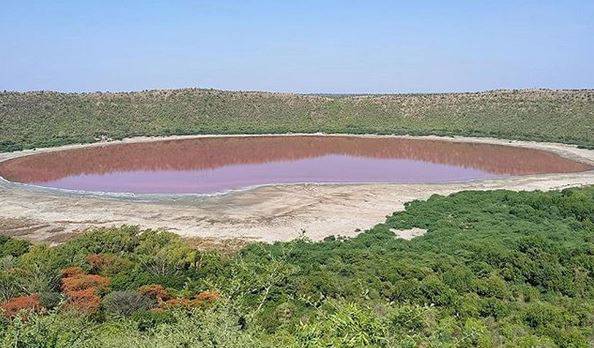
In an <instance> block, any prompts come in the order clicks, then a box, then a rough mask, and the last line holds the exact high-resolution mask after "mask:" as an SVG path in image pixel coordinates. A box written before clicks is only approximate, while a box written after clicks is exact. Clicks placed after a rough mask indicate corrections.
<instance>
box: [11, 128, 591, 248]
mask: <svg viewBox="0 0 594 348" xmlns="http://www.w3.org/2000/svg"><path fill="white" fill-rule="evenodd" d="M342 136H344V135H342ZM180 138H190V137H168V138H132V139H125V140H123V141H121V142H126V143H128V142H139V141H155V140H162V139H180ZM416 138H425V139H440V140H450V141H465V142H482V143H492V144H506V145H510V144H511V145H514V146H520V147H529V148H535V149H541V150H547V151H551V152H555V153H557V154H559V155H561V156H564V157H567V158H571V159H574V160H578V161H581V162H585V163H589V164H592V165H594V151H591V150H584V149H578V148H576V147H574V146H570V145H563V144H553V143H535V142H522V141H506V140H497V139H488V138H463V137H457V138H441V137H416ZM121 142H113V143H121ZM97 145H98V144H89V145H69V146H62V147H59V148H52V149H38V150H34V151H31V150H29V151H21V152H15V153H4V154H0V161H3V160H6V159H9V158H14V157H18V156H25V155H28V154H32V153H39V152H48V151H57V150H63V149H69V148H79V147H83V146H97ZM101 145H104V144H101ZM592 184H594V170H591V171H588V172H583V173H571V174H550V175H532V176H523V177H513V178H507V179H497V180H488V181H481V182H469V183H454V184H431V185H423V184H413V185H410V184H407V185H403V184H366V185H317V184H305V185H302V184H300V185H275V186H266V187H260V188H255V189H251V190H248V191H241V192H234V193H230V194H227V195H222V196H211V197H199V196H177V197H159V198H156V197H134V198H132V197H103V196H97V195H81V194H74V193H65V192H59V191H56V190H51V189H41V188H33V187H27V186H26V185H21V184H15V183H10V182H7V181H4V180H1V181H0V234H4V235H13V236H19V237H21V238H26V239H29V240H34V241H48V242H51V243H59V242H61V241H64V240H66V239H68V238H70V237H71V236H72V235H74V234H76V233H79V232H81V231H83V230H85V229H87V228H88V227H91V226H119V225H122V224H132V225H140V226H141V227H143V228H164V229H167V230H169V231H172V232H176V233H179V234H181V235H184V236H189V237H205V238H217V239H236V238H241V239H248V240H264V241H277V240H289V239H293V238H295V237H297V236H299V235H301V234H302V233H303V231H305V234H306V236H308V237H310V238H312V239H316V240H318V239H322V238H324V237H326V236H328V235H332V234H340V235H347V236H353V235H356V234H357V233H358V230H359V229H360V230H364V229H367V228H369V227H372V226H373V225H375V224H376V223H378V222H381V221H383V220H384V219H385V216H386V215H389V214H391V213H392V212H394V211H398V210H402V209H403V207H404V203H405V202H408V201H411V200H414V199H426V198H428V197H429V196H431V195H432V194H435V193H437V194H449V193H452V192H457V191H461V190H489V189H510V190H537V189H538V190H550V189H559V188H566V187H572V186H580V185H592Z"/></svg>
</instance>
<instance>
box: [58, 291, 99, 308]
mask: <svg viewBox="0 0 594 348" xmlns="http://www.w3.org/2000/svg"><path fill="white" fill-rule="evenodd" d="M67 295H68V302H67V303H66V308H69V309H74V310H76V311H79V312H83V313H86V314H92V313H96V312H97V311H98V310H99V307H100V304H101V299H100V298H99V296H98V295H97V289H95V288H88V289H85V290H76V291H69V292H68V294H67Z"/></svg>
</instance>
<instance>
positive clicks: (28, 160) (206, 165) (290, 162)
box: [0, 136, 590, 193]
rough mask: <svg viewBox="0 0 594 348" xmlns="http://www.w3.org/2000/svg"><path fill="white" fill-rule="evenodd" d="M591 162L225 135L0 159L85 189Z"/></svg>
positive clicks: (415, 145) (459, 177) (211, 188)
mask: <svg viewBox="0 0 594 348" xmlns="http://www.w3.org/2000/svg"><path fill="white" fill-rule="evenodd" d="M588 169H590V167H589V166H588V165H586V164H582V163H577V162H574V161H571V160H568V159H564V158H562V157H559V156H557V155H555V154H552V153H549V152H545V151H540V150H533V149H523V148H515V147H510V146H499V145H488V144H471V143H455V142H448V141H437V140H420V139H399V138H380V137H377V138H376V137H372V138H363V137H318V136H291V137H272V136H271V137H224V138H200V139H189V140H171V141H160V142H147V143H135V144H117V145H109V146H101V147H90V148H82V149H76V150H68V151H59V152H52V153H46V154H38V155H32V156H27V157H21V158H17V159H14V160H10V161H7V162H4V163H1V164H0V175H1V176H3V177H4V178H6V179H7V180H11V181H18V182H23V183H29V184H36V185H42V186H48V187H57V188H66V189H74V190H86V191H104V192H134V193H210V192H221V191H226V190H229V189H239V188H244V187H248V186H253V185H262V184H272V183H298V182H345V183H346V182H393V183H439V182H450V181H468V180H477V179H487V178H496V177H501V176H509V175H528V174H541V173H560V172H577V171H584V170H588Z"/></svg>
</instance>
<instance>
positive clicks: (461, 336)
mask: <svg viewBox="0 0 594 348" xmlns="http://www.w3.org/2000/svg"><path fill="white" fill-rule="evenodd" d="M411 227H419V228H424V229H427V231H428V232H427V233H426V234H425V235H424V236H422V237H417V238H415V239H413V240H411V241H405V240H400V239H398V238H396V237H395V236H394V233H393V232H392V231H391V230H392V229H406V228H411ZM15 243H16V244H18V247H16V246H15ZM21 243H22V242H18V243H17V242H13V241H12V240H5V241H4V242H3V243H0V244H1V247H0V249H2V250H0V253H1V254H2V255H3V257H2V258H1V259H0V300H1V302H2V308H3V309H4V319H3V321H2V324H1V327H0V340H1V342H2V343H3V344H4V345H6V346H22V347H25V346H27V347H29V346H68V347H71V346H89V347H111V346H114V347H115V346H118V347H119V346H126V347H155V346H158V347H161V346H164V347H167V346H172V347H173V346H175V347H179V346H187V347H190V346H218V347H228V346H232V347H250V346H254V347H256V346H257V347H260V346H310V347H319V346H345V347H359V346H403V347H414V346H482V347H490V346H513V347H516V346H524V347H535V346H539V347H541V346H542V347H554V346H562V347H589V346H591V345H592V343H593V342H594V341H593V340H594V332H593V327H594V187H588V188H582V189H568V190H564V191H561V192H547V193H542V192H519V193H518V192H510V191H490V192H461V193H457V194H454V195H451V196H448V197H443V196H437V195H435V196H433V197H431V198H430V199H429V200H428V201H415V202H411V203H409V204H408V205H407V207H406V211H404V212H399V213H395V214H394V215H392V216H390V217H388V219H387V220H386V222H385V223H383V224H379V225H377V226H376V227H374V228H373V229H371V230H369V231H366V232H364V233H362V234H360V235H359V236H358V237H356V238H351V239H346V238H340V237H331V238H327V239H326V240H325V241H322V242H311V241H308V240H304V239H300V240H295V241H292V242H284V243H275V244H273V245H267V244H260V243H255V244H251V245H249V246H247V247H246V248H244V249H242V250H241V251H240V252H238V253H236V254H233V255H228V254H222V253H218V252H216V251H197V250H194V249H192V248H190V247H188V246H187V244H185V243H184V241H183V240H182V239H180V238H179V237H177V236H175V235H173V234H170V233H165V232H159V231H139V230H138V229H137V228H134V227H122V228H117V229H97V230H95V231H91V232H89V233H87V234H85V235H83V236H81V237H79V238H77V239H74V240H72V241H70V242H67V243H65V244H63V245H60V246H57V247H54V248H49V247H46V246H28V245H26V246H25V247H23V245H21ZM4 249H7V250H4ZM19 308H22V309H23V310H22V311H20V312H19V311H18V309H19ZM17 312H19V314H18V315H17Z"/></svg>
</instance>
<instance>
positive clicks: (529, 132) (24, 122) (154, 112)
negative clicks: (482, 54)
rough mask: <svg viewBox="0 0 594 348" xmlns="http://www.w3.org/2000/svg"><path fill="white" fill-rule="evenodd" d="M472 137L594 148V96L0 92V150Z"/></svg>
mask: <svg viewBox="0 0 594 348" xmlns="http://www.w3.org/2000/svg"><path fill="white" fill-rule="evenodd" d="M287 132H304V133H310V132H332V133H378V134H412V135H427V134H436V135H469V136H492V137H500V138H509V139H525V140H537V141H556V142H566V143H574V144H579V145H583V146H588V147H591V146H594V90H559V91H552V90H521V91H491V92H479V93H453V94H402V95H398V94H395V95H365V96H348V95H341V96H338V95H334V96H328V95H297V94H279V93H264V92H229V91H219V90H206V89H180V90H160V91H144V92H130V93H84V94H71V93H56V92H27V93H16V92H3V93H0V151H15V150H20V149H25V148H35V147H45V146H56V145H63V144H69V143H81V142H82V143H86V142H93V141H96V140H97V139H98V138H100V137H101V136H107V137H110V138H114V139H119V138H124V137H131V136H141V135H143V136H158V135H173V134H209V133H227V134H234V133H254V134H255V133H287Z"/></svg>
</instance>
